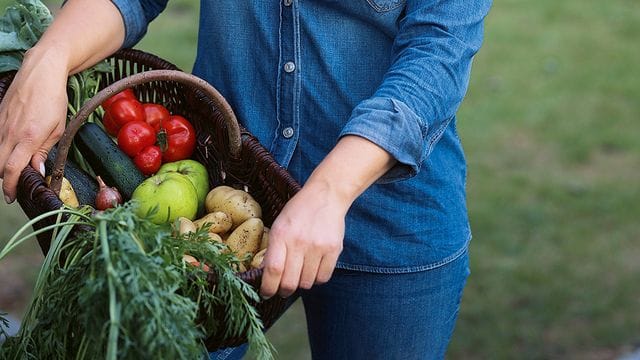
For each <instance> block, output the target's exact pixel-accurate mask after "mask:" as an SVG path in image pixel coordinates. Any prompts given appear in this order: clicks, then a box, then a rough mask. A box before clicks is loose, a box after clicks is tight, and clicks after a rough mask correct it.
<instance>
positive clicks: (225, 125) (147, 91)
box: [0, 49, 300, 350]
mask: <svg viewBox="0 0 640 360" xmlns="http://www.w3.org/2000/svg"><path fill="white" fill-rule="evenodd" d="M108 60H109V61H110V62H111V64H112V65H113V71H112V72H111V73H109V74H106V75H105V76H104V77H103V81H102V84H103V85H104V86H107V85H110V84H112V83H114V82H116V81H119V80H121V79H124V78H127V77H129V76H130V75H133V74H138V73H142V72H145V71H148V70H159V69H164V70H177V68H176V67H175V65H173V64H171V63H169V62H167V61H165V60H163V59H160V58H158V57H156V56H154V55H151V54H148V53H144V52H141V51H138V50H131V49H125V50H120V51H118V52H117V53H115V54H114V55H113V56H111V57H110V58H109V59H108ZM13 77H14V73H5V74H1V75H0V99H2V97H4V94H5V93H6V90H7V88H8V86H9V85H10V83H11V81H12V80H13ZM134 91H135V92H136V94H137V95H138V98H139V99H140V100H141V101H143V102H156V103H162V104H164V105H165V106H166V107H167V109H169V111H170V112H171V113H175V114H180V115H183V116H185V117H186V118H187V119H189V121H190V122H191V123H192V124H193V126H194V128H195V129H196V133H197V134H198V135H197V145H196V151H195V152H194V156H193V158H194V159H195V160H198V161H199V162H201V163H202V164H204V165H205V166H206V167H207V169H208V171H209V182H210V185H211V186H212V187H213V186H218V185H228V186H232V187H235V188H241V189H244V190H246V191H248V192H249V193H250V194H251V195H252V196H253V197H254V198H255V199H256V200H257V201H258V202H259V203H260V204H261V206H262V210H263V221H264V223H265V225H266V226H271V224H272V223H273V220H274V219H275V218H276V216H277V215H278V214H279V212H280V211H281V210H282V208H283V207H284V204H285V203H286V202H287V201H288V200H289V199H290V198H291V197H292V196H293V195H294V194H295V193H296V192H297V191H298V190H299V189H300V186H299V184H298V183H297V182H296V181H295V180H294V179H293V178H292V177H291V176H290V175H289V173H288V172H287V171H286V170H285V169H284V168H282V167H281V166H280V165H278V164H277V163H276V162H275V161H274V159H273V158H272V157H271V155H270V154H269V152H268V151H267V150H266V149H265V148H264V147H263V146H262V145H261V144H260V143H259V142H258V140H257V139H256V138H255V137H254V136H253V135H251V134H250V133H249V132H247V131H246V130H245V129H243V128H242V127H240V128H239V129H240V134H239V137H240V139H238V140H239V141H237V143H238V144H239V145H240V146H239V148H237V144H236V145H234V143H235V142H234V139H233V136H231V135H230V134H232V133H233V131H230V129H229V127H230V125H229V118H233V119H234V120H235V115H233V114H232V112H231V111H230V110H228V109H230V108H228V105H227V104H226V102H224V105H227V106H222V107H221V106H219V105H220V99H217V100H216V101H214V100H213V99H211V97H210V96H207V94H205V93H204V92H202V91H200V90H199V89H198V88H197V87H195V86H190V85H189V84H185V83H180V82H176V81H165V80H159V81H151V82H146V83H143V84H139V85H136V86H135V87H134ZM222 101H224V99H222ZM236 128H237V127H236ZM231 130H232V129H231ZM70 136H73V134H70ZM230 138H231V140H230ZM17 199H18V202H19V204H20V206H21V207H22V209H23V210H24V212H25V214H26V215H27V216H28V217H29V218H34V217H36V216H38V215H40V214H42V213H44V212H47V211H50V210H55V209H58V208H60V207H61V206H62V202H61V201H60V199H59V198H58V196H56V194H55V193H54V192H53V191H52V190H51V189H49V188H48V187H47V186H46V184H45V182H44V179H43V177H42V175H40V173H39V172H37V171H36V170H34V169H33V168H32V167H30V166H28V167H27V168H25V169H24V170H23V172H22V174H21V176H20V180H19V183H18V196H17ZM52 222H53V220H50V221H41V222H39V223H37V224H36V225H35V226H34V227H35V228H37V229H39V228H42V227H44V226H47V225H50V224H52ZM50 239H51V234H50V233H43V234H40V235H39V236H38V242H39V244H40V247H41V248H42V250H43V252H46V251H47V250H48V248H49V245H50ZM238 276H239V277H240V278H242V279H243V280H245V281H246V282H248V283H249V284H251V285H253V286H255V287H256V288H259V286H260V280H261V277H262V270H260V269H254V270H249V271H246V272H242V273H238ZM210 281H211V282H212V285H214V283H215V276H214V275H213V274H211V276H210ZM285 304H286V300H284V299H281V298H280V297H278V296H274V297H272V298H271V299H269V300H263V301H261V302H259V303H258V304H255V305H256V309H257V310H258V313H259V314H260V316H261V319H262V321H263V323H264V326H265V328H269V327H270V326H271V325H272V324H273V323H274V322H275V321H276V320H277V318H278V317H279V316H280V315H281V314H282V312H283V311H284V309H285ZM220 320H222V319H220ZM220 328H221V333H220V334H214V335H212V336H211V337H210V338H209V339H207V341H206V344H207V347H208V348H209V349H210V350H214V349H218V348H223V347H229V346H236V345H239V344H241V343H243V342H244V341H246V339H245V338H243V337H240V338H232V339H229V338H224V337H223V335H222V330H223V329H224V328H225V327H224V326H221V327H220Z"/></svg>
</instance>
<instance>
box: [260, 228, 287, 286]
mask: <svg viewBox="0 0 640 360" xmlns="http://www.w3.org/2000/svg"><path fill="white" fill-rule="evenodd" d="M270 240H271V241H269V247H268V248H267V252H266V253H265V256H264V261H263V262H262V264H263V265H264V268H263V272H262V285H261V287H260V295H262V297H263V298H265V299H268V298H270V297H272V296H273V295H275V294H276V292H277V291H278V288H279V287H280V279H282V274H283V271H284V264H285V261H286V256H287V248H286V246H285V245H284V243H282V242H281V241H273V239H270Z"/></svg>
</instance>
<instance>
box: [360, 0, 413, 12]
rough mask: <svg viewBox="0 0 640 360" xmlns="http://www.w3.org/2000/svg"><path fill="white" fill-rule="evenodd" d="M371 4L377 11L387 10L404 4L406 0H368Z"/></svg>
mask: <svg viewBox="0 0 640 360" xmlns="http://www.w3.org/2000/svg"><path fill="white" fill-rule="evenodd" d="M367 2H368V3H369V5H370V6H371V7H372V8H373V9H374V10H375V11H377V12H387V11H391V10H393V9H397V8H399V7H400V6H402V5H404V3H405V2H406V0H367Z"/></svg>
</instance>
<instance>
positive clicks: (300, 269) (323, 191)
mask: <svg viewBox="0 0 640 360" xmlns="http://www.w3.org/2000/svg"><path fill="white" fill-rule="evenodd" d="M347 209H348V204H345V202H344V201H343V200H342V199H340V198H339V197H336V196H335V195H333V194H331V191H330V190H329V189H328V188H326V187H323V186H318V185H317V184H308V185H305V187H303V188H302V190H300V192H298V194H296V195H295V196H294V197H293V198H292V199H291V200H290V201H289V202H288V203H287V204H286V205H285V207H284V209H282V211H281V212H280V215H279V216H278V217H277V218H276V220H275V221H274V222H273V225H272V226H271V231H270V232H269V247H268V248H267V252H266V254H265V258H264V262H263V265H264V273H263V276H262V287H261V291H260V293H261V295H262V296H263V297H265V298H269V297H271V296H273V295H275V294H276V292H277V293H278V294H279V295H280V296H282V297H287V296H289V295H291V294H293V292H295V291H296V289H297V288H299V287H300V288H302V289H309V288H311V286H313V285H314V284H322V283H326V282H327V281H329V279H330V278H331V274H332V273H333V270H334V268H335V266H336V262H337V260H338V256H339V255H340V252H341V251H342V241H343V238H344V227H345V225H344V221H345V215H346V212H347Z"/></svg>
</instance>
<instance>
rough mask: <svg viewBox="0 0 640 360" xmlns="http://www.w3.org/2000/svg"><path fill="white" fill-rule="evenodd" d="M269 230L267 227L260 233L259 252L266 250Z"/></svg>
mask: <svg viewBox="0 0 640 360" xmlns="http://www.w3.org/2000/svg"><path fill="white" fill-rule="evenodd" d="M269 230H270V229H269V228H268V227H266V226H265V227H264V230H263V231H262V240H261V241H260V248H259V250H264V249H266V248H267V246H269Z"/></svg>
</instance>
